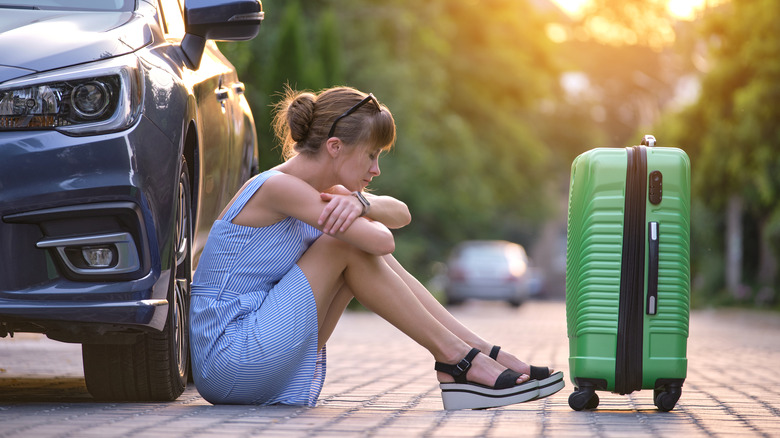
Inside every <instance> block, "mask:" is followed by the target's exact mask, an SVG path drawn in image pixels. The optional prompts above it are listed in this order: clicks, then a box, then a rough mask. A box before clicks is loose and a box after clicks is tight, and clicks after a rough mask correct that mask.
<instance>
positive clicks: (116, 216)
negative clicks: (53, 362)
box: [0, 117, 179, 342]
mask: <svg viewBox="0 0 780 438" xmlns="http://www.w3.org/2000/svg"><path fill="white" fill-rule="evenodd" d="M172 149H173V150H172ZM178 163H179V153H178V151H177V150H176V148H175V146H174V145H172V144H171V143H170V140H169V139H168V137H166V136H165V135H163V134H162V133H161V132H160V131H159V129H157V127H156V126H155V125H154V124H152V123H151V122H149V121H148V120H146V119H145V118H143V117H142V118H141V120H140V121H139V123H137V124H136V125H134V126H133V127H131V128H130V129H128V130H127V131H124V132H120V133H114V134H105V135H98V136H90V137H70V136H66V135H63V134H61V133H58V132H55V131H16V132H0V242H2V248H0V335H3V334H4V332H11V333H13V332H14V331H38V332H43V333H46V334H47V335H49V337H52V338H54V339H58V340H64V341H70V342H98V341H100V340H101V339H104V338H105V336H104V335H105V334H107V333H108V334H121V333H136V332H138V333H140V332H143V331H148V330H161V329H162V327H163V325H164V323H165V318H166V315H167V310H168V309H167V308H168V302H167V291H168V284H169V276H170V259H171V256H170V254H167V251H164V250H163V248H170V245H169V244H168V242H170V239H171V238H172V235H173V220H174V217H173V213H172V211H171V210H172V208H171V207H172V206H173V205H174V199H175V193H174V190H175V188H176V187H178V184H176V182H177V181H178V178H177V177H178V173H177V165H178ZM95 247H104V248H107V251H109V252H111V253H112V262H111V263H108V264H107V265H105V266H98V267H95V266H91V265H90V264H89V263H85V256H83V255H82V252H83V251H82V250H83V249H84V248H95Z"/></svg>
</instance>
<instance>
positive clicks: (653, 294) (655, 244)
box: [645, 222, 660, 315]
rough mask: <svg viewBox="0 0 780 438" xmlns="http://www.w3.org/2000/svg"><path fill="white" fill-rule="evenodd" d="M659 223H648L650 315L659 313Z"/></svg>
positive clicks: (648, 312) (648, 296)
mask: <svg viewBox="0 0 780 438" xmlns="http://www.w3.org/2000/svg"><path fill="white" fill-rule="evenodd" d="M659 228H660V227H659V225H658V222H649V223H648V224H647V256H648V263H647V264H648V266H647V306H646V307H645V308H646V312H647V314H648V315H655V314H656V313H658V253H659V246H660V245H659V243H660V236H659Z"/></svg>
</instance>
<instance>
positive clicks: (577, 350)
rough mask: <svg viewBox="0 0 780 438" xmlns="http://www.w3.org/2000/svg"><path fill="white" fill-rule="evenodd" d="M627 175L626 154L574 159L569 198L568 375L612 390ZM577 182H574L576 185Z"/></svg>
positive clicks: (603, 151)
mask: <svg viewBox="0 0 780 438" xmlns="http://www.w3.org/2000/svg"><path fill="white" fill-rule="evenodd" d="M625 173H626V152H625V150H624V149H607V148H598V149H594V150H591V151H589V152H587V153H585V154H583V155H581V156H580V157H578V158H577V160H575V162H574V164H573V165H572V179H571V187H570V194H571V195H570V198H569V220H568V231H567V232H568V235H569V236H578V238H571V237H570V238H569V239H568V240H567V260H566V262H567V263H566V266H567V270H566V294H567V297H566V306H567V309H566V310H567V312H566V315H567V319H568V321H567V327H568V335H569V340H570V341H569V348H570V351H569V353H570V354H569V367H570V376H572V377H575V376H576V377H588V378H595V379H604V380H606V381H607V383H608V386H609V387H610V389H611V388H612V387H613V385H614V371H615V349H616V344H617V325H618V306H619V296H620V295H619V292H620V266H621V251H622V241H623V210H624V204H625V193H624V190H625V183H624V181H623V180H622V179H616V178H615V177H614V176H615V175H625ZM575 181H576V182H577V183H576V184H575Z"/></svg>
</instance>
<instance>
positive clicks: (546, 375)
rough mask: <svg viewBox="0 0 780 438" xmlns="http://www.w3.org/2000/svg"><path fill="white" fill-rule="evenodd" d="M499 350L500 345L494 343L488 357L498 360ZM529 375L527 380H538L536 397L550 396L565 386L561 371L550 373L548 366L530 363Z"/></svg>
mask: <svg viewBox="0 0 780 438" xmlns="http://www.w3.org/2000/svg"><path fill="white" fill-rule="evenodd" d="M499 350H501V347H499V346H498V345H494V346H493V348H492V349H491V350H490V358H491V359H493V360H495V361H498V352H499ZM530 376H531V380H529V381H534V380H536V381H538V382H539V396H538V397H537V398H544V397H548V396H551V395H553V394H555V393H556V392H558V391H560V390H561V389H563V387H564V386H566V383H565V382H564V381H563V371H558V372H557V373H553V374H552V375H551V374H550V369H549V368H547V367H537V366H534V365H531V372H530Z"/></svg>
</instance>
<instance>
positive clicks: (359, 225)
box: [233, 174, 395, 255]
mask: <svg viewBox="0 0 780 438" xmlns="http://www.w3.org/2000/svg"><path fill="white" fill-rule="evenodd" d="M327 205H328V202H325V201H323V200H322V199H321V197H320V193H318V192H317V191H316V190H315V189H314V188H313V187H311V186H310V185H309V184H307V183H306V182H305V181H303V180H301V179H299V178H296V177H294V176H291V175H287V174H279V175H274V176H272V177H270V178H268V180H267V181H266V182H265V183H263V186H262V187H261V188H260V189H259V190H258V191H257V192H256V193H255V194H254V195H253V196H252V198H251V199H250V200H249V201H248V202H247V204H246V206H245V207H244V209H243V210H242V211H241V213H239V214H238V215H237V216H236V218H235V219H234V220H233V223H236V224H239V225H249V226H266V225H270V224H273V223H275V222H278V221H280V220H282V219H284V218H285V217H288V216H291V217H294V218H296V219H299V220H301V221H303V222H306V223H307V224H309V225H311V226H313V227H315V228H317V229H319V230H321V231H323V232H326V233H327V234H329V235H331V236H333V237H336V238H337V239H340V240H343V241H345V242H347V243H349V244H352V245H355V246H356V247H358V248H360V249H362V250H363V251H366V252H368V253H371V254H376V255H385V254H390V253H392V252H393V251H394V250H395V240H394V239H393V234H392V233H391V232H390V230H389V229H388V228H387V227H386V226H385V225H383V224H382V223H381V222H376V221H370V220H368V219H366V218H361V217H358V218H357V219H355V220H354V222H352V224H351V225H350V226H348V227H347V228H346V229H344V231H342V230H341V229H336V230H335V231H334V230H331V229H328V230H325V226H324V225H325V224H324V223H321V220H320V218H321V217H322V215H323V211H324V210H325V208H326V206H327Z"/></svg>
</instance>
